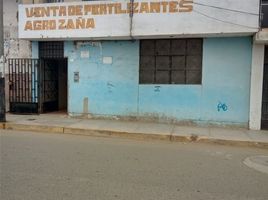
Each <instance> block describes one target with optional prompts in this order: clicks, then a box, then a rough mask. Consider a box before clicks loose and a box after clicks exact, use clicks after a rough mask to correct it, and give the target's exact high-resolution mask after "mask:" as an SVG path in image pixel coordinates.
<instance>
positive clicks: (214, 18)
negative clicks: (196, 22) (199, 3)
mask: <svg viewBox="0 0 268 200" xmlns="http://www.w3.org/2000/svg"><path fill="white" fill-rule="evenodd" d="M193 12H196V13H198V14H199V15H202V16H205V17H207V18H209V19H213V20H216V21H219V22H223V23H226V24H231V25H235V26H240V27H244V28H250V29H258V27H252V26H246V25H242V24H237V23H233V22H229V21H224V20H221V19H218V18H216V17H211V16H209V15H207V14H205V13H202V12H200V11H197V10H193Z"/></svg>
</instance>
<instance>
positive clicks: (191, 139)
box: [0, 123, 268, 149]
mask: <svg viewBox="0 0 268 200" xmlns="http://www.w3.org/2000/svg"><path fill="white" fill-rule="evenodd" d="M0 129H6V130H17V131H36V132H47V133H58V134H70V135H83V136H94V137H114V138H126V139H135V140H161V141H169V142H185V143H206V144H218V145H228V146H240V147H257V148H263V149H268V143H265V142H256V141H239V140H224V139H217V138H208V137H204V136H196V135H195V136H183V135H163V134H149V133H135V132H123V131H111V130H96V129H80V128H68V127H60V126H46V125H32V124H31V125H27V124H14V123H0Z"/></svg>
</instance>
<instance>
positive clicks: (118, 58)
mask: <svg viewBox="0 0 268 200" xmlns="http://www.w3.org/2000/svg"><path fill="white" fill-rule="evenodd" d="M85 55H86V56H85ZM65 56H66V57H68V84H69V99H68V104H69V105H68V112H69V113H70V114H73V115H83V114H92V115H98V116H99V115H101V116H125V117H127V116H137V117H148V118H157V119H170V120H173V121H174V120H175V121H193V122H205V123H215V124H240V125H243V126H245V125H247V124H248V121H249V97H250V70H251V57H252V39H251V37H234V38H207V39H204V42H203V72H202V73H203V76H202V85H139V41H102V42H85V43H74V42H72V41H68V42H65ZM107 57H108V58H109V60H111V58H112V62H111V63H108V64H104V62H103V58H104V59H105V58H107ZM75 72H79V82H74V73H75ZM87 98H88V105H86V106H85V99H87Z"/></svg>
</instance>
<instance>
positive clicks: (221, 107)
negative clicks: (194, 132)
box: [217, 102, 228, 112]
mask: <svg viewBox="0 0 268 200" xmlns="http://www.w3.org/2000/svg"><path fill="white" fill-rule="evenodd" d="M217 109H218V112H220V111H224V112H226V111H228V106H227V105H226V104H225V103H222V102H219V103H218V105H217Z"/></svg>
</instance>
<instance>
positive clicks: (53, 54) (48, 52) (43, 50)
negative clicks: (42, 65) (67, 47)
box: [39, 41, 64, 58]
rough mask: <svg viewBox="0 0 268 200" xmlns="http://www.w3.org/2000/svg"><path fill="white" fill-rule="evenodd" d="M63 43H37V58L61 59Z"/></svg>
mask: <svg viewBox="0 0 268 200" xmlns="http://www.w3.org/2000/svg"><path fill="white" fill-rule="evenodd" d="M63 57H64V43H63V42H57V41H52V42H39V58H63Z"/></svg>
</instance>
